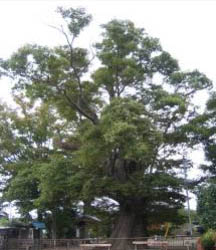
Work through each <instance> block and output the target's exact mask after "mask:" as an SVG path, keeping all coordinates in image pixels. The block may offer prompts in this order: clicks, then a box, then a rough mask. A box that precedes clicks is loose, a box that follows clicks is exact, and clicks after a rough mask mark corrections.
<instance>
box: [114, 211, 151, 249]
mask: <svg viewBox="0 0 216 250" xmlns="http://www.w3.org/2000/svg"><path fill="white" fill-rule="evenodd" d="M145 229H146V228H145V224H144V223H143V220H142V218H141V217H140V216H139V215H138V214H136V213H132V212H128V211H120V216H119V218H118V220H117V222H116V224H115V227H114V230H113V232H112V235H111V243H112V249H113V250H131V249H132V248H133V247H132V238H135V237H143V236H144V235H146V230H145Z"/></svg>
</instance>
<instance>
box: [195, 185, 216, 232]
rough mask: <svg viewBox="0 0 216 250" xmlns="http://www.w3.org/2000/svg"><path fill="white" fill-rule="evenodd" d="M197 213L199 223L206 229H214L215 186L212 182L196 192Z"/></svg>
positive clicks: (215, 221) (215, 213)
mask: <svg viewBox="0 0 216 250" xmlns="http://www.w3.org/2000/svg"><path fill="white" fill-rule="evenodd" d="M197 198H198V202H197V213H198V215H199V217H200V222H201V225H203V226H204V227H205V228H206V229H209V228H210V229H214V230H215V229H216V220H215V216H216V212H215V206H216V186H215V184H214V183H209V184H207V185H204V186H202V187H201V188H199V190H198V193H197Z"/></svg>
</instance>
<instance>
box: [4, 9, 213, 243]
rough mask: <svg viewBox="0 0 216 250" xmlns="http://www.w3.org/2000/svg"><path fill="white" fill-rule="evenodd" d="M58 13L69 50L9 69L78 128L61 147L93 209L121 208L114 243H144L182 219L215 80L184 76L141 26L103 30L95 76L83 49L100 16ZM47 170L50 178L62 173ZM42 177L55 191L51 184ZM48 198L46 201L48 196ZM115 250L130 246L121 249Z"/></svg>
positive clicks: (26, 55)
mask: <svg viewBox="0 0 216 250" xmlns="http://www.w3.org/2000/svg"><path fill="white" fill-rule="evenodd" d="M58 11H59V13H60V14H61V15H62V17H63V19H64V20H65V21H66V26H61V27H60V28H57V29H58V30H59V31H60V32H61V33H62V34H63V35H64V36H65V38H66V45H63V46H58V47H55V48H47V47H42V46H38V45H26V46H24V47H22V48H20V49H19V50H18V51H17V52H16V53H14V54H13V55H12V56H11V58H10V59H8V60H4V61H2V63H1V67H2V69H1V71H2V72H3V74H5V75H7V76H9V77H11V78H12V79H13V82H14V86H15V87H14V91H15V93H19V94H20V93H22V94H23V95H25V96H27V97H28V98H30V100H39V101H40V102H41V103H44V104H46V105H52V107H53V108H55V111H56V113H57V115H58V116H59V117H60V118H59V119H60V120H62V121H66V122H67V123H70V125H71V130H67V132H66V133H65V134H62V136H61V138H60V140H59V139H58V142H57V144H58V145H61V148H62V149H63V150H64V151H65V152H68V155H67V157H66V158H65V160H66V161H67V160H68V159H69V158H70V157H72V159H73V163H71V170H72V169H74V167H73V166H75V168H76V171H77V173H76V174H75V177H72V179H71V182H70V183H71V185H72V187H71V188H75V186H76V183H78V187H79V188H78V191H79V197H80V199H81V200H83V201H84V204H85V207H86V208H88V206H91V204H92V201H93V200H94V199H95V198H96V197H105V196H106V197H109V198H111V199H114V200H115V201H117V202H118V204H119V210H118V220H117V222H116V225H115V227H114V230H113V232H112V235H111V236H112V237H116V238H127V237H131V236H141V235H142V236H143V234H145V233H146V227H147V225H148V224H149V223H154V222H155V221H157V222H158V223H159V222H160V221H164V220H165V218H166V221H169V220H172V218H174V217H175V215H177V211H178V209H179V208H181V207H182V206H183V202H184V200H185V197H184V195H182V192H181V191H182V188H183V182H182V179H181V178H180V177H179V176H178V174H177V173H178V171H179V169H181V168H182V163H183V160H182V150H183V149H184V148H187V147H190V146H192V145H193V143H195V142H194V141H191V138H190V136H188V135H187V133H185V125H186V124H188V123H190V121H191V120H192V119H195V117H196V116H197V115H198V109H197V107H196V106H195V105H193V96H194V95H195V94H196V92H198V91H201V90H203V89H206V88H208V87H210V86H211V81H210V80H209V79H208V78H207V77H206V76H205V75H204V74H201V73H200V72H198V71H197V70H195V71H192V72H182V71H180V69H179V66H178V63H177V61H176V60H175V59H173V58H172V57H171V55H170V54H169V53H168V52H166V51H164V50H163V49H162V47H161V45H160V44H159V41H158V39H155V38H152V37H150V36H148V35H147V34H146V33H145V32H144V30H143V29H140V28H136V27H135V26H134V24H133V23H132V22H131V21H119V20H112V21H110V22H109V23H108V24H106V25H103V26H102V27H103V29H104V32H103V33H102V41H101V42H99V43H97V44H96V45H95V50H96V60H98V61H99V62H100V64H99V66H98V68H97V69H96V70H94V71H92V69H91V67H90V66H91V60H90V59H89V53H88V51H87V50H86V49H84V48H79V47H76V46H75V45H76V43H75V41H76V38H77V37H78V35H79V34H80V32H81V31H82V30H83V28H84V27H85V26H87V25H88V24H89V22H90V20H91V16H89V15H87V14H86V13H85V11H84V10H83V9H62V8H59V9H58ZM52 131H53V130H52ZM54 131H55V130H54ZM48 132H49V131H48ZM57 162H58V161H57ZM61 162H62V161H61ZM57 165H58V163H57ZM42 166H43V167H42V171H49V168H51V167H52V166H53V165H52V164H50V162H48V163H47V162H46V161H45V163H43V164H42ZM54 166H56V164H54ZM56 167H57V166H56ZM69 169H70V167H69ZM69 169H68V171H69ZM72 171H73V170H72ZM36 172H37V173H39V175H40V171H38V170H36ZM56 173H58V171H56ZM50 174H52V173H50ZM58 176H62V175H61V174H60V173H58V174H56V176H55V177H56V178H58ZM40 178H41V180H42V184H41V187H44V188H45V190H48V189H46V185H47V184H46V183H47V182H46V177H45V178H44V177H43V176H42V177H40ZM12 180H13V178H12ZM48 183H49V181H48ZM80 184H81V188H80ZM74 185H75V186H74ZM71 190H72V189H71ZM51 192H54V196H53V197H56V196H57V194H56V193H55V191H53V190H51ZM41 194H42V196H41V198H39V200H38V202H42V201H43V197H46V195H47V193H46V192H44V193H41ZM44 200H46V199H44ZM117 244H118V245H117ZM114 247H117V248H121V247H122V248H123V247H127V246H126V242H125V241H118V243H116V242H114Z"/></svg>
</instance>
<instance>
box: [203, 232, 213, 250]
mask: <svg viewBox="0 0 216 250" xmlns="http://www.w3.org/2000/svg"><path fill="white" fill-rule="evenodd" d="M215 242H216V232H214V231H213V230H209V231H208V232H206V233H205V234H203V236H202V237H201V244H202V246H203V248H204V249H205V250H213V249H214V246H215Z"/></svg>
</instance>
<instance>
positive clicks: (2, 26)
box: [0, 0, 216, 208]
mask: <svg viewBox="0 0 216 250" xmlns="http://www.w3.org/2000/svg"><path fill="white" fill-rule="evenodd" d="M57 6H66V7H85V8H86V9H87V11H88V12H89V13H90V14H92V15H93V23H92V25H91V26H90V28H89V29H88V32H87V33H86V35H85V36H84V37H83V40H82V41H81V43H83V45H89V44H91V43H92V42H95V41H96V40H97V39H98V36H99V33H100V28H99V25H100V24H103V23H106V22H108V21H110V20H111V19H112V18H118V19H130V20H132V21H133V22H134V23H135V24H136V25H137V26H139V27H144V28H145V30H146V32H147V33H148V34H149V35H151V36H153V37H158V38H159V39H160V41H161V44H162V46H163V48H164V49H165V50H167V51H168V52H170V53H171V55H172V56H173V57H175V58H176V59H178V61H179V63H180V66H181V67H182V69H183V70H193V69H198V70H200V71H201V72H204V73H205V74H206V75H207V76H208V77H209V78H210V79H212V80H213V81H214V82H215V80H216V70H215V60H216V29H215V24H216V14H215V12H216V1H206V0H205V1H204V0H203V1H195V0H193V1H189V0H188V1H186V0H185V1H184V0H183V1H177V0H176V1H175V0H173V1H171V0H170V1H163V0H161V1H156V0H151V1H145V0H140V1H136V0H128V1H125V0H109V1H105V0H97V1H93V0H88V1H84V0H83V1H82V0H80V1H73V0H71V1H61V0H58V1H54V0H50V1H46V0H43V1H42V0H38V1H31V0H28V1H27V0H26V1H19V0H17V1H11V0H7V1H4V0H0V35H1V37H0V58H6V57H8V56H10V55H11V53H12V52H14V51H15V50H16V49H18V48H19V47H20V46H22V45H23V44H26V43H38V44H41V45H49V46H55V45H58V44H60V43H62V42H63V38H61V37H60V34H59V33H58V32H57V31H56V30H54V29H51V28H50V27H49V26H48V25H53V24H54V25H57V24H58V23H59V21H60V19H59V18H58V16H57V14H56V13H55V10H56V7H57ZM9 92H10V84H9V83H8V82H5V81H0V98H1V99H2V100H4V101H10V97H9ZM199 98H200V99H199V102H202V101H203V100H202V99H204V97H203V96H202V95H201V96H200V97H199ZM193 158H195V159H196V162H200V161H201V160H203V154H202V153H201V152H200V151H198V153H197V152H196V153H193ZM195 173H197V172H196V171H194V172H191V174H195ZM192 203H193V204H192V207H193V208H194V207H195V202H194V201H193V202H192Z"/></svg>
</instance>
